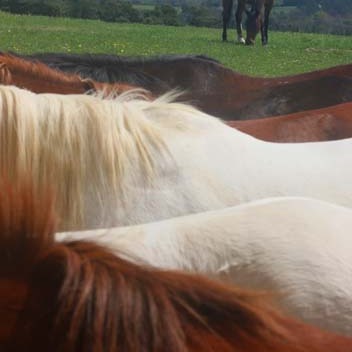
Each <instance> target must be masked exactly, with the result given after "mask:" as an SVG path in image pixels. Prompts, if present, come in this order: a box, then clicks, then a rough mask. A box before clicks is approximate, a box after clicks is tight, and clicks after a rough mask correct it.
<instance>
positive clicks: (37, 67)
mask: <svg viewBox="0 0 352 352" xmlns="http://www.w3.org/2000/svg"><path fill="white" fill-rule="evenodd" d="M0 83H1V84H7V85H15V86H17V87H20V88H25V89H28V90H30V91H32V92H35V93H58V94H83V93H86V92H98V91H102V92H104V94H107V95H109V94H120V93H122V92H125V91H127V90H131V89H136V87H135V86H131V85H128V84H122V83H119V84H104V83H100V82H95V81H93V80H91V79H82V78H81V77H80V76H78V75H74V74H66V73H63V72H60V71H57V70H54V69H52V68H49V67H48V66H47V65H45V64H43V63H40V62H32V61H29V60H25V59H23V58H19V57H16V56H13V55H10V54H4V53H0Z"/></svg>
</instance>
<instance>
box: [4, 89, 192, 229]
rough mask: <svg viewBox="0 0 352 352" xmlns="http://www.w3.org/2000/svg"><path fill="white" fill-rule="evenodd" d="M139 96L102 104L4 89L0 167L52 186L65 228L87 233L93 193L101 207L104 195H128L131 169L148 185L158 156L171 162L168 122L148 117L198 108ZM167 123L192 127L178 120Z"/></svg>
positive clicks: (76, 97) (79, 97)
mask: <svg viewBox="0 0 352 352" xmlns="http://www.w3.org/2000/svg"><path fill="white" fill-rule="evenodd" d="M135 94H136V93H135V92H131V93H126V94H122V95H121V96H119V97H117V98H114V99H107V100H102V99H100V98H99V97H92V96H85V95H68V96H64V95H56V94H34V93H31V92H28V91H25V90H22V89H19V88H16V87H8V86H7V87H6V86H0V109H1V110H0V111H1V117H0V145H1V158H0V169H1V170H6V171H7V172H8V173H9V175H10V177H11V178H14V177H18V176H20V175H22V174H23V172H26V173H29V174H30V175H31V174H32V177H33V179H34V182H35V184H36V187H42V186H43V185H47V184H51V185H53V186H54V188H56V192H57V210H58V212H59V215H60V217H61V229H72V230H73V229H79V228H82V224H84V221H85V198H84V197H85V196H86V195H87V194H92V195H93V199H101V203H102V202H103V199H102V196H101V194H107V195H109V196H112V197H121V198H122V197H123V190H124V182H125V180H126V179H127V178H129V179H130V178H131V177H132V176H131V175H133V172H131V171H133V170H138V171H137V172H139V175H140V174H142V175H143V177H144V178H145V180H146V181H145V182H146V184H147V183H148V179H149V180H150V179H151V178H152V177H153V176H154V173H157V172H158V171H157V168H156V167H155V165H154V160H155V157H156V156H159V157H160V156H161V157H165V158H170V155H169V154H168V150H167V147H166V143H165V141H164V139H163V136H162V129H161V127H160V126H161V124H160V121H161V120H162V119H159V120H158V119H157V121H156V122H155V121H153V120H152V119H150V116H151V115H152V112H153V109H156V110H157V109H160V108H163V106H165V104H167V106H168V107H169V108H171V109H172V108H175V109H179V108H182V107H183V108H184V109H186V110H189V111H193V112H195V111H196V110H194V109H193V108H191V107H188V106H185V105H182V104H177V103H169V100H170V96H165V97H164V98H159V99H157V100H155V101H154V102H148V101H143V100H142V99H139V98H136V97H135ZM164 122H165V123H166V124H167V125H168V127H171V126H172V125H173V127H174V128H176V129H180V127H182V129H184V128H187V124H186V123H180V121H177V119H167V118H166V119H165V121H164ZM125 176H126V177H125ZM138 177H140V176H138ZM129 182H130V180H129ZM102 190H103V191H102ZM101 207H103V204H101Z"/></svg>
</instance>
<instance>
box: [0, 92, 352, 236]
mask: <svg viewBox="0 0 352 352" xmlns="http://www.w3.org/2000/svg"><path fill="white" fill-rule="evenodd" d="M168 99H169V98H168V97H161V98H159V99H157V100H155V101H153V102H150V101H142V100H138V99H134V98H133V93H132V96H131V95H128V94H127V95H123V96H120V97H118V98H117V99H115V100H114V99H111V100H102V99H99V98H98V97H92V96H85V95H68V96H63V95H55V94H34V93H31V92H28V91H25V90H22V89H19V88H16V87H8V86H0V111H1V116H0V148H1V154H0V169H1V170H7V171H8V173H9V175H10V178H11V179H12V178H14V177H15V176H16V175H18V174H22V173H23V172H28V170H31V172H30V175H29V176H30V177H31V179H33V180H34V182H35V184H36V186H37V187H38V188H41V187H42V186H43V184H51V185H53V187H54V188H55V189H56V190H57V209H58V212H59V215H60V217H61V219H62V222H61V229H62V230H67V229H70V230H73V229H84V228H86V229H87V228H94V227H110V226H118V225H120V226H122V225H132V224H138V223H145V222H151V221H157V220H161V219H166V218H171V217H175V216H181V215H186V214H190V213H196V212H202V211H206V210H213V209H220V208H224V207H227V206H233V205H237V204H239V203H243V202H247V201H250V200H255V199H260V198H266V197H272V196H307V197H312V198H320V199H323V200H327V201H331V202H335V203H339V204H342V205H351V206H352V153H351V150H352V139H349V140H342V141H336V142H323V143H312V144H285V145H283V144H275V143H268V142H263V141H260V140H257V139H255V138H253V137H250V136H248V135H246V134H244V133H241V132H239V131H236V130H234V129H233V128H230V127H228V126H226V125H225V124H224V123H222V122H221V121H220V120H218V119H216V118H214V117H212V116H209V115H206V114H204V113H202V112H199V111H198V110H196V109H194V108H192V107H190V106H187V105H184V104H180V103H170V102H169V101H168Z"/></svg>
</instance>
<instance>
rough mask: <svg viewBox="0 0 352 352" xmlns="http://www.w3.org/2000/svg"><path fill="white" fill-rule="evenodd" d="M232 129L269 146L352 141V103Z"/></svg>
mask: <svg viewBox="0 0 352 352" xmlns="http://www.w3.org/2000/svg"><path fill="white" fill-rule="evenodd" d="M227 124H228V125H229V126H231V127H234V128H237V129H238V130H240V131H242V132H244V133H247V134H250V135H251V136H253V137H256V138H259V139H262V140H265V141H269V142H283V143H288V142H318V141H328V140H338V139H344V138H351V137H352V103H345V104H339V105H336V106H331V107H327V108H323V109H318V110H310V111H302V112H299V113H295V114H290V115H283V116H275V117H267V118H263V119H257V120H248V121H227Z"/></svg>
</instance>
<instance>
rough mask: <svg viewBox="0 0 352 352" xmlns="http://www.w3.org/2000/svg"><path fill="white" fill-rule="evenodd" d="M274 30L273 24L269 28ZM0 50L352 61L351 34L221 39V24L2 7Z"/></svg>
mask: <svg viewBox="0 0 352 352" xmlns="http://www.w3.org/2000/svg"><path fill="white" fill-rule="evenodd" d="M269 30H270V29H269ZM0 36H1V50H3V51H8V50H12V51H15V52H20V53H27V54H29V53H35V52H49V51H51V52H66V53H70V52H71V53H86V52H95V53H106V54H108V53H109V54H116V55H144V56H148V55H159V54H204V55H208V56H210V57H213V58H216V59H218V60H220V61H221V62H222V63H223V64H225V65H226V66H229V67H231V68H232V69H234V70H236V71H239V72H242V73H246V74H251V75H261V76H280V75H288V74H295V73H300V72H306V71H311V70H315V69H319V68H325V67H329V66H334V65H339V64H344V63H351V62H352V38H351V37H343V36H333V35H319V34H307V33H281V32H273V31H271V32H270V44H269V45H268V47H266V48H263V47H262V46H261V45H260V40H258V38H257V45H255V46H254V47H245V46H239V45H236V44H235V42H234V38H235V30H234V29H230V30H229V33H228V36H229V41H228V43H222V41H221V29H220V28H218V29H211V28H197V27H168V26H157V25H153V26H151V25H150V26H148V25H141V24H126V23H123V24H119V23H105V22H101V21H93V20H80V19H67V18H49V17H41V16H21V15H11V14H8V13H4V12H0Z"/></svg>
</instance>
